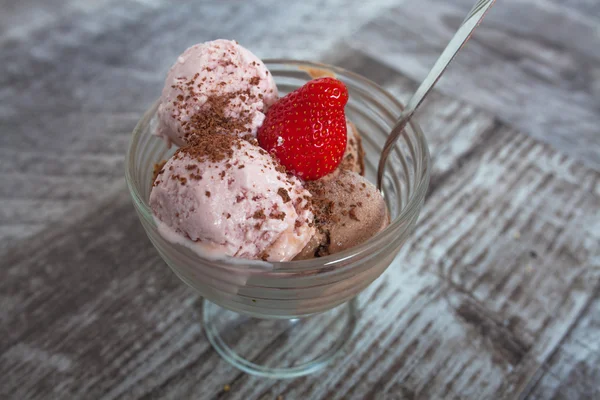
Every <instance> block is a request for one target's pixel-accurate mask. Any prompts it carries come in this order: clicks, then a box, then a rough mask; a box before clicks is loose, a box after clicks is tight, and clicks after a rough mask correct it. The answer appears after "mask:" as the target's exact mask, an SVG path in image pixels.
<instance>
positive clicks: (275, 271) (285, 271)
mask: <svg viewBox="0 0 600 400" xmlns="http://www.w3.org/2000/svg"><path fill="white" fill-rule="evenodd" d="M263 62H264V64H265V65H266V66H267V67H269V65H271V66H273V65H284V66H297V67H300V66H302V67H308V68H316V69H323V70H326V71H331V72H333V73H335V74H336V75H343V76H346V77H348V78H351V79H352V80H356V81H358V82H359V83H360V84H362V85H365V86H367V87H371V88H372V89H375V90H376V91H377V92H379V94H382V95H384V96H385V97H386V98H387V100H389V101H391V102H392V103H393V104H394V106H396V107H398V108H399V109H400V110H403V109H404V106H403V105H402V103H400V102H399V101H398V100H397V99H396V98H395V97H394V96H392V95H391V94H390V93H389V92H388V91H387V90H385V89H384V88H382V87H381V86H379V85H378V84H376V83H375V82H373V81H371V80H369V79H367V78H365V77H363V76H362V75H359V74H357V73H354V72H351V71H348V70H346V69H344V68H341V67H337V66H333V65H328V64H325V63H320V62H313V61H303V60H294V59H279V58H278V59H264V60H263ZM298 69H299V70H301V69H300V68H298ZM159 101H160V99H157V100H156V101H155V102H154V103H153V104H152V106H151V107H150V108H149V109H148V110H146V112H144V114H143V116H142V117H141V118H140V119H139V121H138V122H137V123H136V126H135V128H134V130H133V132H132V136H131V139H130V142H129V146H128V149H127V155H126V159H125V180H126V182H127V186H128V188H129V192H130V195H131V197H132V199H133V202H134V205H135V207H136V208H137V210H138V211H139V214H140V217H141V218H144V219H145V220H146V222H148V223H150V225H151V226H152V227H153V228H154V229H157V226H156V222H155V221H154V217H153V214H152V210H151V209H150V206H149V205H148V203H147V200H145V199H144V197H143V196H142V194H141V193H140V191H139V190H138V187H137V185H136V184H135V183H134V182H135V179H134V177H133V175H132V169H133V168H130V166H131V165H132V158H133V151H132V149H133V147H134V146H135V143H136V142H137V140H136V139H137V138H138V137H139V136H140V135H141V131H142V126H141V125H142V124H143V123H145V122H147V121H149V120H150V119H151V118H152V117H153V116H154V114H155V112H156V108H157V107H158V103H159ZM409 125H410V127H411V129H412V130H413V132H414V133H415V136H416V139H417V142H418V146H419V147H420V149H421V152H422V157H421V162H422V168H421V171H420V172H421V174H420V175H421V176H420V177H419V176H418V175H419V174H416V175H417V177H419V178H420V179H419V180H418V181H417V182H416V183H415V185H414V191H413V193H411V195H410V196H409V198H408V201H407V204H406V205H405V206H404V207H403V208H402V210H401V211H400V213H399V214H398V216H397V217H396V218H395V219H393V220H392V221H391V222H390V224H389V225H388V226H387V227H386V228H385V229H383V230H382V231H381V232H379V233H377V234H376V235H375V236H373V237H371V238H370V239H369V240H367V241H366V242H364V243H362V244H360V245H358V246H354V247H351V248H349V249H346V250H344V251H341V252H339V253H335V254H332V255H328V256H324V257H318V258H311V259H306V260H297V261H287V262H277V261H260V260H248V263H247V264H243V259H240V258H236V257H230V256H225V257H223V258H222V259H219V260H217V261H216V262H218V263H223V264H224V265H222V267H223V268H227V269H230V270H233V271H239V272H241V273H244V274H246V275H253V274H256V275H265V274H266V275H277V276H286V275H305V274H306V273H307V272H309V271H318V270H324V269H325V270H330V268H328V267H330V266H331V265H335V264H337V263H340V262H344V265H342V266H340V267H338V268H336V270H335V272H336V273H343V272H345V271H347V270H348V269H351V268H352V267H354V263H353V262H351V260H353V259H356V258H359V256H361V255H364V254H368V253H370V252H371V251H372V250H374V249H376V248H378V247H379V246H382V245H384V244H385V243H386V242H387V241H388V236H390V234H391V233H392V232H396V231H397V230H399V229H401V228H402V226H401V225H402V224H405V223H406V222H407V221H410V220H411V219H412V218H413V217H414V216H415V214H416V213H418V212H419V211H420V208H421V205H422V202H423V199H424V198H425V194H426V192H427V188H428V186H429V169H430V163H431V158H430V154H429V147H428V145H427V140H426V138H425V135H424V134H423V131H422V130H421V128H420V126H419V125H418V124H417V122H416V121H415V119H414V118H413V119H412V120H411V121H410V122H409ZM415 162H418V161H417V160H415ZM405 229H406V228H405ZM389 239H393V238H392V237H390V238H389ZM194 256H195V257H197V258H198V259H199V260H202V261H207V262H215V260H214V259H205V258H203V257H202V256H200V255H199V254H196V253H194ZM228 260H229V261H230V262H228ZM257 264H260V266H259V267H258V268H254V266H256V265H257ZM265 266H270V268H268V269H265ZM320 275H323V273H320Z"/></svg>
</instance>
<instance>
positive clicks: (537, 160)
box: [0, 54, 600, 399]
mask: <svg viewBox="0 0 600 400" xmlns="http://www.w3.org/2000/svg"><path fill="white" fill-rule="evenodd" d="M346 57H350V56H346ZM361 57H362V58H361ZM350 58H352V60H354V62H355V64H354V65H353V66H350V67H352V68H354V69H356V70H361V69H363V70H374V68H379V71H383V70H384V69H385V67H383V66H377V63H376V62H374V61H373V60H372V59H369V58H368V57H364V56H361V55H358V54H353V55H351V57H350ZM340 59H341V60H343V59H344V56H341V58H340ZM385 85H386V86H387V87H389V88H390V90H391V91H395V92H396V93H398V94H399V95H400V96H402V93H407V92H408V91H409V90H410V89H411V86H412V85H414V83H413V82H410V81H408V80H406V79H405V78H402V77H395V78H391V79H389V80H388V81H387V82H386V83H385ZM457 109H461V110H466V111H465V112H470V113H471V114H470V115H469V118H468V120H469V123H468V124H462V126H463V129H458V128H456V129H455V130H453V129H449V130H448V131H446V130H444V129H443V127H444V126H445V125H446V122H447V120H448V119H449V116H451V115H453V114H454V112H453V110H457ZM422 111H423V112H424V113H426V112H430V114H427V115H431V116H432V117H431V118H430V119H429V120H428V121H427V122H426V123H425V124H427V126H428V127H429V130H428V132H429V135H430V137H431V141H432V143H434V145H433V150H434V154H436V159H437V160H438V161H437V162H436V167H435V170H434V179H433V182H436V183H435V184H434V185H433V195H431V197H430V198H429V200H428V201H427V203H426V207H425V210H424V213H423V216H422V219H421V223H420V225H419V227H418V229H417V231H416V232H415V235H414V238H413V239H412V240H411V241H410V242H409V243H408V244H407V245H406V246H405V248H404V249H403V250H402V252H401V255H400V257H399V258H398V259H397V260H396V262H395V263H394V265H393V266H392V267H390V269H389V270H388V271H387V272H386V273H385V274H384V275H383V276H382V278H380V279H379V280H378V281H377V282H376V283H375V284H374V285H372V286H371V287H370V288H369V289H367V291H366V292H365V293H364V294H362V295H361V297H360V300H361V305H362V307H363V318H362V319H361V320H360V322H359V329H358V332H359V333H358V334H357V336H356V337H355V338H354V339H353V340H352V342H351V345H350V348H349V350H350V353H349V355H348V356H347V357H346V358H343V359H341V360H339V361H338V362H337V363H336V364H335V365H334V366H333V367H332V368H331V369H330V370H329V371H328V372H327V374H323V375H321V376H320V377H317V376H311V377H306V378H301V379H296V380H292V381H272V380H266V379H259V378H253V377H249V376H247V375H244V374H242V373H241V372H238V371H237V370H235V369H233V368H232V367H230V366H229V365H227V364H226V363H225V362H224V361H222V360H221V359H220V358H219V357H218V356H217V355H216V353H215V352H214V351H213V350H211V349H210V347H209V346H208V344H207V342H206V340H205V339H204V336H203V333H202V331H201V327H200V325H199V323H198V317H199V315H198V311H199V309H198V307H199V305H198V302H199V297H198V295H196V294H195V293H193V292H192V291H191V290H190V289H187V288H186V287H185V286H183V285H182V284H181V283H179V282H178V281H177V280H176V279H175V277H173V276H172V275H171V274H170V272H169V271H168V269H167V268H166V266H164V264H163V263H162V262H161V261H160V259H159V258H158V257H157V256H156V254H155V251H154V250H153V249H152V248H151V246H150V244H149V243H148V242H147V240H145V239H144V234H143V231H142V229H141V227H140V226H139V223H138V221H137V218H136V216H135V214H134V212H133V209H132V207H131V205H130V204H129V199H128V197H127V194H126V193H125V190H124V188H123V187H120V188H115V190H116V194H114V195H112V197H109V199H108V200H105V201H103V202H101V203H100V204H99V205H95V206H93V209H94V210H95V212H94V214H93V215H86V216H85V217H84V218H83V219H82V220H78V221H76V222H74V223H73V225H71V226H65V227H62V228H58V229H51V230H48V231H46V232H45V233H43V234H41V235H39V236H38V237H36V238H35V239H33V240H31V241H30V242H29V247H28V248H15V249H14V250H11V251H9V252H8V253H6V254H5V255H4V256H3V257H2V258H3V259H4V260H7V261H8V265H11V266H12V267H11V268H9V269H8V270H6V271H4V272H2V274H3V276H2V279H1V280H0V282H2V283H1V284H0V293H1V298H2V299H4V300H3V301H4V302H5V303H6V306H5V307H3V310H4V311H3V314H2V316H1V318H2V320H3V322H5V324H4V326H10V327H11V329H10V330H9V331H8V332H7V333H6V343H5V344H3V346H2V349H1V351H2V354H3V356H2V358H0V371H1V372H2V373H3V375H4V376H5V377H6V382H8V385H6V386H5V389H4V390H5V393H6V394H10V395H12V396H16V397H15V398H23V397H24V398H34V399H35V398H47V396H48V394H49V393H50V394H51V395H52V396H54V397H55V398H63V397H81V396H82V395H86V396H89V397H91V398H102V399H112V398H133V399H138V398H182V397H189V396H192V395H194V396H196V397H200V398H215V397H216V398H219V397H225V394H224V393H223V392H222V388H223V385H224V384H230V385H231V386H232V390H231V391H230V392H228V393H227V394H226V396H227V398H234V399H246V398H275V397H276V396H278V395H282V396H284V397H285V398H316V399H319V398H323V399H325V398H327V399H330V398H334V399H341V398H403V397H421V398H428V397H429V398H442V397H444V398H448V396H449V397H456V398H495V397H502V396H503V397H506V398H513V397H514V396H517V395H518V394H519V393H521V392H522V391H523V390H524V389H525V388H526V387H527V384H528V382H529V381H530V378H531V377H532V374H535V373H536V371H537V370H538V369H540V368H542V366H543V365H544V363H545V361H546V360H547V359H548V358H549V357H550V354H551V353H552V352H553V351H554V349H555V347H556V345H557V344H558V343H559V342H560V341H561V340H562V339H563V337H564V336H565V335H566V334H567V331H568V329H569V327H570V326H571V325H572V324H573V323H574V322H575V321H576V319H577V317H578V315H579V314H580V313H581V311H582V310H583V309H584V307H585V306H586V304H587V302H588V301H589V300H590V298H591V295H592V294H593V293H594V290H593V288H594V286H595V285H596V283H597V282H598V278H599V276H598V271H599V269H598V266H599V264H598V254H597V249H596V248H595V247H594V244H595V243H597V241H598V239H599V238H600V232H598V229H597V227H598V226H599V224H598V223H597V218H598V215H596V214H594V212H595V210H597V209H598V207H599V206H600V204H599V203H600V200H599V196H598V192H597V183H598V178H599V177H598V174H597V173H596V172H594V171H592V170H590V169H588V168H586V167H584V166H582V165H581V164H579V163H576V162H573V161H571V160H569V159H568V158H567V157H564V156H561V155H560V154H558V153H556V152H555V151H553V150H552V149H551V148H549V147H548V146H545V145H543V144H539V143H537V142H535V141H534V140H532V139H530V138H528V137H527V136H525V135H522V134H519V133H517V132H514V131H513V130H511V129H510V128H507V127H505V126H503V125H502V124H499V123H497V122H495V121H494V119H493V118H492V117H491V116H490V115H487V114H486V113H485V112H478V111H476V110H474V109H472V108H470V107H469V106H468V105H466V104H458V105H457V104H456V102H454V101H450V100H449V99H447V98H446V97H444V96H442V95H435V96H433V97H432V98H430V99H429V100H428V102H427V103H426V104H424V106H423V110H422ZM474 121H477V122H474ZM438 135H439V136H441V137H444V135H448V139H444V140H448V141H449V144H448V145H447V146H443V144H442V143H443V140H442V139H441V138H438V137H437V136H438ZM465 138H466V139H465ZM463 142H469V143H472V144H477V143H482V144H479V145H474V146H472V147H470V148H469V149H468V150H466V151H464V150H462V149H463V146H461V145H457V143H463ZM436 143H437V144H436ZM453 154H454V155H455V159H454V160H453V161H446V162H442V161H440V160H450V159H451V158H452V157H453ZM446 165H448V166H450V167H446ZM447 171H452V172H451V173H447ZM549 199H552V201H550V200H549ZM594 218H595V219H596V220H594ZM482 220H486V221H493V222H494V223H490V224H478V223H477V222H478V221H482ZM567 221H570V223H569V224H567V223H566V222H567ZM584 221H585V222H587V223H584ZM594 221H596V222H594ZM74 226H77V229H73V227H74ZM582 230H583V232H584V233H585V234H576V232H581V231H582ZM516 232H519V233H520V237H519V238H518V239H517V238H516V237H515V233H516ZM127 238H129V240H128V239H127ZM49 243H51V245H50V246H49V245H48V244H49ZM492 243H494V245H493V246H492ZM532 251H533V252H535V254H536V256H535V257H533V256H532ZM590 263H591V264H590ZM82 266H85V267H84V268H82ZM132 266H135V268H132ZM32 276H35V279H31V278H30V277H32ZM73 282H77V285H73ZM23 371H27V372H28V374H27V376H25V375H23ZM57 382H60V384H58V385H57V384H56V383H57Z"/></svg>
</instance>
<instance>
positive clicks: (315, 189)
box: [294, 171, 389, 260]
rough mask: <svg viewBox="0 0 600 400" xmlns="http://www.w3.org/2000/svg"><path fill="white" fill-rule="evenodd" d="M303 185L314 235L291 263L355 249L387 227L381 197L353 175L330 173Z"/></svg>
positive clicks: (367, 182) (361, 178) (387, 217)
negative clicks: (308, 197)
mask: <svg viewBox="0 0 600 400" xmlns="http://www.w3.org/2000/svg"><path fill="white" fill-rule="evenodd" d="M305 186H306V188H307V189H308V190H309V191H310V192H311V194H312V196H313V212H314V214H315V222H316V227H317V233H316V234H315V235H314V236H313V237H312V239H311V240H310V242H309V243H308V244H307V245H306V246H305V247H304V249H303V250H302V251H301V252H300V253H299V254H298V255H297V256H296V257H295V258H294V259H295V260H303V259H308V258H313V257H323V256H326V255H329V254H335V253H338V252H340V251H342V250H346V249H349V248H350V247H353V246H357V245H359V244H361V243H364V242H365V241H367V240H368V239H370V238H371V237H373V236H374V235H375V234H376V233H378V232H379V231H381V230H382V229H383V228H385V227H386V226H387V225H388V224H389V216H388V213H387V207H386V205H385V202H384V200H383V197H382V196H381V194H380V193H379V191H378V190H377V188H376V187H375V186H374V185H373V184H371V183H370V182H369V181H367V180H366V179H365V178H363V177H362V176H360V175H359V174H357V173H356V172H352V171H341V172H339V173H338V174H330V175H328V176H326V177H324V178H321V179H319V180H317V181H313V182H306V184H305Z"/></svg>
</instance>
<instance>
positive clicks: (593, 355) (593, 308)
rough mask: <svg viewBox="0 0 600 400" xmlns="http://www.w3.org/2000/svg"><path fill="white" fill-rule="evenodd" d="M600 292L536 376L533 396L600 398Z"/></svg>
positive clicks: (533, 382) (529, 392) (535, 397)
mask: <svg viewBox="0 0 600 400" xmlns="http://www.w3.org/2000/svg"><path fill="white" fill-rule="evenodd" d="M598 337H600V296H598V289H596V295H595V299H594V301H593V302H592V303H590V304H589V305H588V309H587V310H586V311H585V313H584V314H583V316H582V318H581V319H580V320H579V321H578V322H577V325H576V326H575V327H574V328H573V330H572V331H571V332H570V333H569V335H568V336H567V337H566V338H565V340H564V342H563V343H562V344H561V345H560V347H558V348H557V349H556V351H555V353H554V354H553V355H552V357H551V358H550V359H549V360H548V362H547V363H546V364H545V365H544V367H543V371H541V373H540V376H539V380H533V381H532V384H531V387H530V388H528V391H527V394H528V395H529V396H528V398H530V399H536V400H537V399H540V400H541V399H562V398H568V399H596V398H599V397H600V385H599V384H598V382H600V371H599V369H598V365H599V364H600V343H599V341H598Z"/></svg>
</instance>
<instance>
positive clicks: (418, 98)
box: [377, 0, 496, 190]
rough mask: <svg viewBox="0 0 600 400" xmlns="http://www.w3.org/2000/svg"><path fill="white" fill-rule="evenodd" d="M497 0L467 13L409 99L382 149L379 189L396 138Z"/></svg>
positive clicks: (482, 0) (481, 0)
mask: <svg viewBox="0 0 600 400" xmlns="http://www.w3.org/2000/svg"><path fill="white" fill-rule="evenodd" d="M495 1H496V0H479V1H478V2H477V3H476V4H475V6H473V8H472V9H471V11H470V12H469V15H467V18H465V20H464V21H463V23H462V24H461V25H460V28H458V31H456V33H455V34H454V37H453V38H452V40H450V43H448V45H447V46H446V48H445V49H444V51H443V52H442V55H440V57H439V58H438V59H437V61H436V62H435V64H434V65H433V68H431V71H429V74H427V76H426V77H425V79H424V80H423V82H422V83H421V85H420V86H419V88H418V89H417V91H416V92H415V94H413V96H412V97H411V98H410V100H409V101H408V103H407V105H406V108H405V109H404V111H402V114H400V118H399V119H398V122H396V125H395V126H394V128H393V129H392V132H391V133H390V135H389V136H388V138H387V140H386V142H385V145H384V146H383V150H382V151H381V158H380V159H379V166H378V167H377V189H379V190H381V184H382V181H383V172H384V170H385V162H386V161H387V158H388V156H389V154H390V151H391V150H392V148H393V147H394V144H395V143H396V140H398V137H400V135H401V134H402V132H403V130H404V127H405V126H406V124H407V123H408V121H409V120H410V119H411V118H412V116H413V114H414V113H415V110H416V109H417V107H419V106H420V105H421V103H422V102H423V99H424V98H425V96H427V94H428V93H429V91H430V90H431V88H433V86H434V85H435V84H436V82H437V81H438V80H439V79H440V77H441V76H442V74H443V73H444V71H445V70H446V67H448V65H449V64H450V62H452V60H453V59H454V56H456V54H457V53H458V51H459V50H460V49H461V48H462V46H464V44H465V43H466V42H467V40H469V38H470V37H471V34H472V33H473V31H474V30H475V28H476V27H477V26H478V25H479V24H480V23H481V21H482V20H483V17H484V15H485V13H486V12H487V11H488V10H489V9H490V7H491V6H492V4H494V2H495Z"/></svg>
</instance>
